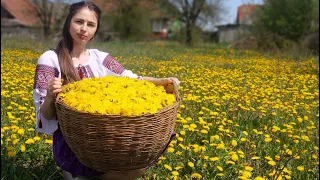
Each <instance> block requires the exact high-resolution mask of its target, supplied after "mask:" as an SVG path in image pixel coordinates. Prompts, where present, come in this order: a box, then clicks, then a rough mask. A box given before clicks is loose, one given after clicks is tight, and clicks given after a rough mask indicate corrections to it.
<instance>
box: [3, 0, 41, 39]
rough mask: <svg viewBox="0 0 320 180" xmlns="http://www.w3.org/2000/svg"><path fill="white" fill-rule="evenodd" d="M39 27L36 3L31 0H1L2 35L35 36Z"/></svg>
mask: <svg viewBox="0 0 320 180" xmlns="http://www.w3.org/2000/svg"><path fill="white" fill-rule="evenodd" d="M38 27H39V19H38V17H37V14H36V11H35V5H34V4H32V3H31V2H30V0H1V37H2V36H3V35H8V36H16V35H22V36H33V34H34V33H35V34H36V32H35V31H39V28H38Z"/></svg>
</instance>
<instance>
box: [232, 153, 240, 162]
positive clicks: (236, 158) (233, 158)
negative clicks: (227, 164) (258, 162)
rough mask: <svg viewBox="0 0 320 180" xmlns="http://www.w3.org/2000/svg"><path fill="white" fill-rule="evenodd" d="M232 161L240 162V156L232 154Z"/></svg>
mask: <svg viewBox="0 0 320 180" xmlns="http://www.w3.org/2000/svg"><path fill="white" fill-rule="evenodd" d="M231 159H232V160H233V161H238V159H239V156H238V155H237V154H232V156H231Z"/></svg>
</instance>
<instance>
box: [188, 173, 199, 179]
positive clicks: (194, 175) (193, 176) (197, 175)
mask: <svg viewBox="0 0 320 180" xmlns="http://www.w3.org/2000/svg"><path fill="white" fill-rule="evenodd" d="M191 177H192V178H196V179H201V178H202V176H201V174H199V173H193V174H191Z"/></svg>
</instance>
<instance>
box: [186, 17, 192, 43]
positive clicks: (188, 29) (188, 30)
mask: <svg viewBox="0 0 320 180" xmlns="http://www.w3.org/2000/svg"><path fill="white" fill-rule="evenodd" d="M191 32H192V29H191V24H190V23H189V22H187V23H186V45H187V46H189V47H190V46H191V45H192V33H191Z"/></svg>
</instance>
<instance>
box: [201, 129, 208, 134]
mask: <svg viewBox="0 0 320 180" xmlns="http://www.w3.org/2000/svg"><path fill="white" fill-rule="evenodd" d="M200 132H201V133H202V134H208V131H207V130H205V129H202V130H201V131H200Z"/></svg>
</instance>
